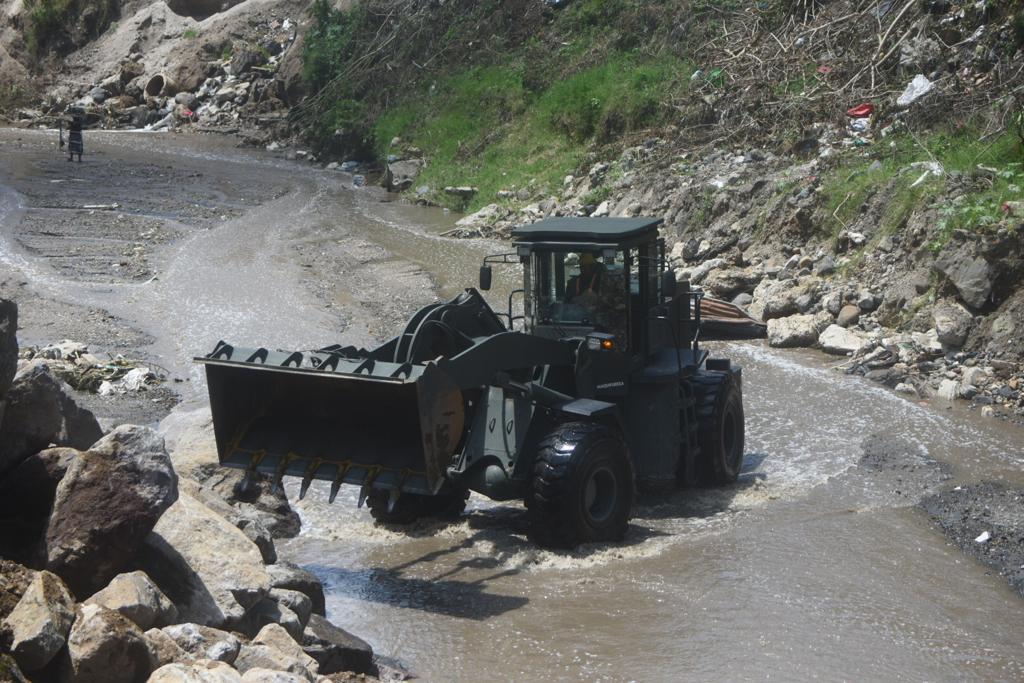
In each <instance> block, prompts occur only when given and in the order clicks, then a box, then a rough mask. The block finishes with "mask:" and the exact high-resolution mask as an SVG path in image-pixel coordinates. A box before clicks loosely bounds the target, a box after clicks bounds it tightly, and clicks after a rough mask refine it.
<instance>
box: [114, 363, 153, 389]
mask: <svg viewBox="0 0 1024 683" xmlns="http://www.w3.org/2000/svg"><path fill="white" fill-rule="evenodd" d="M152 379H156V376H155V375H154V374H153V371H152V370H150V369H149V368H143V367H139V368H132V369H131V370H129V371H128V374H126V375H125V376H124V377H122V378H121V386H123V387H124V389H125V391H139V390H140V389H142V388H143V387H145V386H146V384H148V383H149V380H152Z"/></svg>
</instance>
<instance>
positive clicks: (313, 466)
mask: <svg viewBox="0 0 1024 683" xmlns="http://www.w3.org/2000/svg"><path fill="white" fill-rule="evenodd" d="M318 467H320V462H319V461H317V460H314V461H313V462H311V463H309V467H307V468H306V472H305V474H303V475H302V485H301V486H300V487H299V500H302V499H303V498H305V497H306V492H307V491H309V485H310V484H312V483H313V475H314V474H316V470H317V468H318Z"/></svg>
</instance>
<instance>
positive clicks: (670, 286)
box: [661, 268, 676, 299]
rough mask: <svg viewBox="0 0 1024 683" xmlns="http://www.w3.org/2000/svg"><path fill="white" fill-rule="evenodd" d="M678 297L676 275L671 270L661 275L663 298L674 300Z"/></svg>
mask: <svg viewBox="0 0 1024 683" xmlns="http://www.w3.org/2000/svg"><path fill="white" fill-rule="evenodd" d="M675 295H676V274H675V272H674V271H673V270H672V269H671V268H670V269H668V270H666V271H665V272H664V273H662V274H661V296H662V298H663V299H668V298H674V297H675Z"/></svg>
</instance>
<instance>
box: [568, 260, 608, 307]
mask: <svg viewBox="0 0 1024 683" xmlns="http://www.w3.org/2000/svg"><path fill="white" fill-rule="evenodd" d="M604 275H605V267H604V264H603V263H601V262H600V261H598V260H597V257H596V256H594V254H592V253H590V252H588V251H585V252H583V253H582V254H580V274H579V275H576V276H575V277H572V278H570V279H569V282H567V283H566V285H565V300H566V301H567V302H569V301H573V300H574V299H578V298H580V297H584V298H586V295H588V294H597V293H599V292H600V291H601V280H602V279H603V278H604ZM580 303H583V302H582V301H581V302H580Z"/></svg>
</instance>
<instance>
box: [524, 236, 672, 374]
mask: <svg viewBox="0 0 1024 683" xmlns="http://www.w3.org/2000/svg"><path fill="white" fill-rule="evenodd" d="M660 223H661V219H658V218H551V219H546V220H543V221H539V222H537V223H534V224H532V225H525V226H522V227H519V228H517V229H516V230H515V231H514V232H513V239H514V240H515V245H516V250H517V254H518V256H519V259H520V261H521V262H522V264H523V271H524V290H525V291H524V296H525V302H524V306H523V309H524V318H525V321H524V322H525V329H526V332H528V333H530V334H533V335H536V336H540V337H546V338H551V339H568V338H581V337H593V338H596V339H598V340H600V341H599V343H601V344H603V345H604V348H606V349H614V350H616V351H620V352H623V353H625V354H628V355H630V356H638V355H640V356H642V355H643V354H644V352H645V351H646V350H647V349H648V348H649V341H650V340H649V339H648V325H647V320H648V318H649V312H650V310H651V308H652V307H653V306H655V305H657V304H659V303H661V302H662V301H663V300H664V295H663V293H662V291H661V283H662V277H661V275H662V271H663V269H664V261H665V259H664V242H663V241H662V240H661V239H659V237H658V225H659V224H660Z"/></svg>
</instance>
